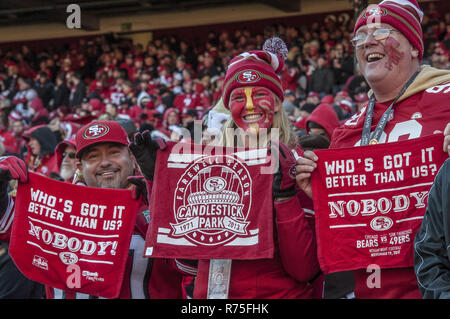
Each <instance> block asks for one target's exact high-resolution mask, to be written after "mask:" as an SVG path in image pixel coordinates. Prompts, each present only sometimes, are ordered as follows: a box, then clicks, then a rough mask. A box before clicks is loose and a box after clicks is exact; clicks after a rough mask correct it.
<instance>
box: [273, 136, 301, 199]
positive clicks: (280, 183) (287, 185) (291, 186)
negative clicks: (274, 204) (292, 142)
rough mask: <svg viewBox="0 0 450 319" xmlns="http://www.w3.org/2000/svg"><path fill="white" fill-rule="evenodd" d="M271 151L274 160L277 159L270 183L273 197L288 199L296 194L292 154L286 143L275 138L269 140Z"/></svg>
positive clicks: (294, 162)
mask: <svg viewBox="0 0 450 319" xmlns="http://www.w3.org/2000/svg"><path fill="white" fill-rule="evenodd" d="M271 151H272V154H273V156H274V158H275V160H277V161H278V170H277V171H276V172H275V174H274V177H273V184H272V194H273V198H274V199H277V200H283V199H288V198H290V197H292V196H294V195H295V194H297V189H296V188H295V164H296V161H295V157H294V154H293V153H292V151H291V150H290V149H289V148H288V147H287V146H286V145H284V144H283V143H281V142H280V141H275V140H272V141H271Z"/></svg>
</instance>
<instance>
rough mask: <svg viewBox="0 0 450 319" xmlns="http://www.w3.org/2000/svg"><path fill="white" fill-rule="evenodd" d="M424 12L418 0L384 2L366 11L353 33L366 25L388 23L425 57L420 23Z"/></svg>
mask: <svg viewBox="0 0 450 319" xmlns="http://www.w3.org/2000/svg"><path fill="white" fill-rule="evenodd" d="M422 19H423V12H422V10H421V9H420V7H419V3H418V2H417V0H384V1H381V2H380V3H379V4H378V5H376V4H372V5H369V6H368V7H367V8H366V9H364V10H363V11H362V12H361V14H360V15H359V17H358V19H357V20H356V23H355V28H354V30H353V33H356V31H357V30H358V29H359V28H360V27H361V26H363V25H365V24H371V23H386V24H389V25H391V26H393V27H394V28H396V29H397V30H398V31H400V32H401V33H402V34H403V35H404V36H405V37H406V38H407V39H408V40H409V42H410V43H411V45H412V46H413V47H414V48H416V49H417V50H418V51H419V59H420V60H422V57H423V50H424V45H423V34H422V27H421V25H420V23H421V22H422Z"/></svg>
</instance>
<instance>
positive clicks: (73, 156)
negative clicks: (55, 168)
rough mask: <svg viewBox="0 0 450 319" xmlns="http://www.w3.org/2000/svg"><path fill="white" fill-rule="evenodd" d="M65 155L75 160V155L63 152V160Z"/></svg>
mask: <svg viewBox="0 0 450 319" xmlns="http://www.w3.org/2000/svg"><path fill="white" fill-rule="evenodd" d="M67 155H69V158H71V159H74V158H75V153H74V152H70V153H69V152H64V153H62V157H63V158H65V157H66V156H67Z"/></svg>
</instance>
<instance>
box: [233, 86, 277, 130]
mask: <svg viewBox="0 0 450 319" xmlns="http://www.w3.org/2000/svg"><path fill="white" fill-rule="evenodd" d="M229 105H230V110H231V116H232V117H233V120H234V122H235V123H236V125H237V126H239V127H240V128H242V129H243V130H244V131H250V132H253V133H257V132H258V131H259V130H260V129H262V128H266V129H268V128H270V127H272V122H273V117H274V115H275V113H276V112H278V111H279V109H280V107H281V104H280V103H276V99H275V95H274V93H273V92H272V91H271V90H269V89H268V88H265V87H261V86H247V87H239V88H236V89H234V90H233V91H232V92H231V94H230V103H229Z"/></svg>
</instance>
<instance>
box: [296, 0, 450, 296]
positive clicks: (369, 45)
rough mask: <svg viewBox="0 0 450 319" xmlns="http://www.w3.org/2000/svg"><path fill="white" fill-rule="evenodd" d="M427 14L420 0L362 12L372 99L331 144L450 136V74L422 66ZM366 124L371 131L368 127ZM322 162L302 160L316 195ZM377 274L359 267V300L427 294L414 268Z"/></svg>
mask: <svg viewBox="0 0 450 319" xmlns="http://www.w3.org/2000/svg"><path fill="white" fill-rule="evenodd" d="M422 17H423V13H422V11H421V9H420V7H419V4H418V2H417V1H416V0H390V1H386V0H385V1H381V2H380V3H379V4H378V5H369V6H368V7H367V8H366V9H365V10H363V11H362V12H361V14H360V15H359V17H358V19H357V21H356V24H355V28H354V31H353V33H354V34H353V39H352V43H353V45H354V47H355V55H356V58H357V61H358V67H359V70H360V71H361V73H362V75H363V76H364V78H365V79H366V81H367V83H368V84H369V86H370V88H371V91H370V92H369V96H370V99H369V101H368V102H367V104H366V105H365V106H364V107H362V108H361V110H360V111H359V112H358V113H357V114H355V115H354V116H353V117H351V118H350V119H348V120H347V121H346V122H345V123H344V124H343V125H342V126H340V127H339V128H337V129H336V130H335V131H334V133H333V136H332V143H331V145H330V148H345V147H352V146H360V145H367V144H377V143H390V142H397V141H402V140H408V139H414V138H419V137H423V136H426V135H430V134H433V133H435V132H436V131H440V132H443V131H444V129H445V128H446V126H447V129H446V130H445V133H446V134H447V135H449V134H450V124H449V122H450V103H449V93H448V92H449V90H448V87H450V72H449V71H447V70H439V69H435V68H432V67H430V66H421V65H420V63H421V61H422V57H423V51H424V47H423V36H422V30H421V26H420V23H421V21H422ZM385 112H386V113H385ZM383 114H385V116H384V117H383ZM370 118H371V123H369V121H370ZM383 118H384V119H386V120H382V119H383ZM365 122H367V123H368V126H367V127H370V130H363V127H364V124H365ZM377 127H378V129H377V130H376V128H377ZM440 134H442V133H440ZM444 147H447V146H445V145H444ZM445 151H447V148H445ZM316 161H317V156H316V155H315V154H314V153H313V152H311V151H306V152H305V153H304V157H303V158H300V159H299V160H298V161H297V164H298V165H297V183H298V185H299V186H300V187H301V188H302V189H303V190H304V191H305V192H306V193H307V194H309V195H310V196H311V197H312V192H311V184H310V177H311V172H312V171H313V170H314V169H315V167H316V164H315V162H316ZM380 189H381V187H380ZM413 235H414V234H413ZM371 274H372V273H371V272H369V273H368V272H366V269H357V270H355V271H354V275H355V283H356V286H355V296H356V298H389V299H396V298H421V294H420V291H419V289H418V283H417V278H416V275H415V273H414V269H413V267H408V268H392V269H381V272H380V282H381V286H380V287H379V288H369V287H368V285H367V280H368V279H369V280H370V278H368V277H369V276H370V275H371Z"/></svg>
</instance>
